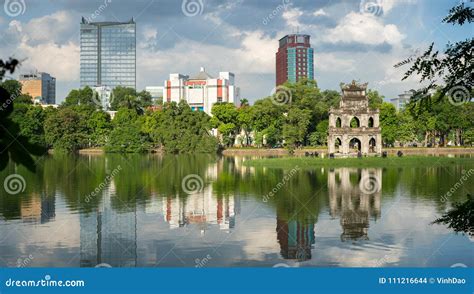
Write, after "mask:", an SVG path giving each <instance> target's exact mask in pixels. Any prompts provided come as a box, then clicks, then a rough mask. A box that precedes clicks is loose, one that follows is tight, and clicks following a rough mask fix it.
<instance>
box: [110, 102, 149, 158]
mask: <svg viewBox="0 0 474 294" xmlns="http://www.w3.org/2000/svg"><path fill="white" fill-rule="evenodd" d="M142 123H143V121H142V120H140V119H139V115H138V113H137V112H136V110H135V109H129V108H120V109H119V110H118V111H117V113H116V114H115V117H114V119H113V120H112V124H113V130H112V131H111V132H110V136H109V139H108V142H107V145H106V148H105V150H106V151H107V152H118V153H140V152H144V151H146V150H148V149H149V141H148V137H147V135H146V134H144V133H143V132H142Z"/></svg>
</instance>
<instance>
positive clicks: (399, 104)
mask: <svg viewBox="0 0 474 294" xmlns="http://www.w3.org/2000/svg"><path fill="white" fill-rule="evenodd" d="M411 96H413V91H405V92H403V93H402V94H399V95H398V97H397V98H392V99H390V102H391V103H392V104H393V105H394V106H395V108H396V109H397V111H400V110H403V109H404V108H405V105H406V104H408V103H409V102H410V99H411Z"/></svg>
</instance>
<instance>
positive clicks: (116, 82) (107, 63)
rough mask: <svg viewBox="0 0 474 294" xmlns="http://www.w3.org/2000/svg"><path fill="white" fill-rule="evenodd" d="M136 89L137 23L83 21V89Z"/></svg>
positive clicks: (131, 21) (83, 19)
mask: <svg viewBox="0 0 474 294" xmlns="http://www.w3.org/2000/svg"><path fill="white" fill-rule="evenodd" d="M85 86H89V87H95V86H108V87H111V88H114V87H116V86H124V87H130V88H134V89H135V88H136V23H135V21H134V20H133V19H131V20H130V21H128V22H88V21H87V20H86V19H85V18H82V22H81V87H85Z"/></svg>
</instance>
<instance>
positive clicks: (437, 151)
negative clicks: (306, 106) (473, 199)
mask: <svg viewBox="0 0 474 294" xmlns="http://www.w3.org/2000/svg"><path fill="white" fill-rule="evenodd" d="M382 151H387V153H388V154H389V155H396V154H397V152H398V151H402V152H403V154H404V155H447V154H474V147H438V148H428V147H418V148H414V147H406V148H403V147H399V148H384V149H383V150H382ZM305 152H318V153H319V154H324V156H325V157H327V154H328V150H327V148H304V149H297V150H295V154H294V156H295V157H300V156H304V155H305ZM222 154H223V155H224V156H237V155H238V156H282V157H286V156H289V154H288V150H286V149H284V148H274V149H270V148H255V149H253V148H248V149H246V148H230V149H226V150H224V151H223V152H222Z"/></svg>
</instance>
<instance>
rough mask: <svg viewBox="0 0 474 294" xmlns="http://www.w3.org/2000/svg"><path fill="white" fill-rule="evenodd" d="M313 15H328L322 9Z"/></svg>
mask: <svg viewBox="0 0 474 294" xmlns="http://www.w3.org/2000/svg"><path fill="white" fill-rule="evenodd" d="M313 15H314V16H326V15H328V14H327V13H326V11H324V9H322V8H321V9H318V10H316V11H315V12H313Z"/></svg>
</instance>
